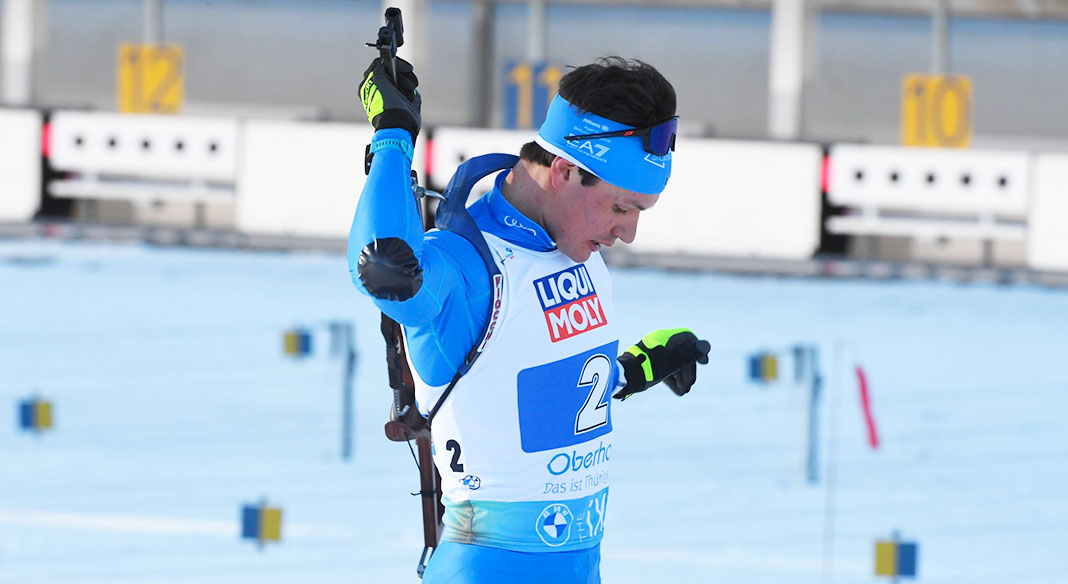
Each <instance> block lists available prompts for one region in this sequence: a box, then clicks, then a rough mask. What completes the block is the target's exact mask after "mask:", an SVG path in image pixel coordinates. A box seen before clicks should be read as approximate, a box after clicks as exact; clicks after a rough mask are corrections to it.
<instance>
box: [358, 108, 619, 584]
mask: <svg viewBox="0 0 1068 584" xmlns="http://www.w3.org/2000/svg"><path fill="white" fill-rule="evenodd" d="M374 140H375V142H380V144H379V146H381V145H382V144H391V143H398V142H403V141H405V140H407V141H408V144H410V138H409V136H408V134H407V132H406V131H404V130H395V129H387V130H380V131H378V132H376V134H375V138H374ZM410 151H411V150H410V149H406V148H390V147H385V148H381V149H379V150H378V151H377V152H376V154H375V156H374V159H373V162H372V165H371V171H370V174H369V176H368V180H367V184H366V186H365V188H364V191H363V194H362V196H361V199H360V202H359V205H358V207H357V210H356V216H355V219H354V220H353V225H352V230H351V232H350V236H349V246H348V249H349V258H348V259H349V269H350V272H351V273H352V278H353V282H354V283H355V284H356V286H357V287H358V288H359V289H360V290H361V291H363V292H364V293H367V291H366V289H365V288H364V287H363V285H362V283H361V281H360V279H359V277H358V275H357V271H356V268H357V260H358V258H359V254H360V251H361V250H362V249H364V248H365V247H366V246H367V245H368V244H369V243H371V242H372V241H374V240H375V239H383V238H387V237H399V238H402V239H404V241H405V242H407V243H408V245H409V246H410V247H411V248H412V250H413V252H414V253H415V256H416V258H417V259H418V261H419V265H420V268H421V269H422V272H423V283H422V286H421V287H420V289H419V290H418V292H417V293H416V294H415V295H414V297H412V298H410V299H408V300H405V301H388V300H382V299H378V298H373V300H374V302H375V304H376V305H377V306H378V308H379V309H380V310H382V312H384V313H385V314H387V315H388V316H390V317H391V318H393V319H394V320H396V321H397V322H399V323H401V324H402V325H403V326H404V331H405V341H406V344H407V353H408V355H409V361H410V365H411V368H412V371H413V373H414V374H415V375H414V378H415V382H416V401H417V405H418V408H419V411H420V412H421V413H422V414H423V415H424V416H426V415H428V414H429V412H430V410H431V409H432V408H433V407H434V405H435V404H436V403H437V401H438V398H439V396H440V395H441V393H442V391H443V390H444V388H445V387H446V386H447V385H448V383H449V382H450V381H451V380H452V378H453V376H454V375H455V374H456V372H457V371H458V370H459V369H460V367H461V366H462V364H463V360H464V357H465V356H466V355H467V353H468V352H469V351H470V349H471V348H472V347H473V346H474V345H475V344H476V343H478V342H479V341H480V340H481V339H482V333H483V331H484V330H486V327H487V325H489V326H490V327H491V330H492V334H490V335H489V337H488V338H487V339H486V344H485V348H484V349H483V352H482V355H481V357H480V358H479V359H478V360H477V361H476V362H475V364H474V365H473V366H472V368H471V369H470V370H469V371H468V372H467V373H466V374H465V375H464V376H463V377H462V378H461V379H460V380H459V382H458V383H457V384H456V386H455V388H454V390H453V391H452V393H451V394H450V395H449V396H448V398H447V399H446V400H445V401H444V402H443V404H442V406H441V408H440V410H439V411H438V413H437V414H436V417H435V418H434V420H433V451H434V462H435V464H436V466H437V468H438V470H439V472H440V473H441V476H442V492H443V502H444V503H445V508H446V511H445V519H444V522H445V532H444V535H443V542H444V543H443V545H442V547H441V548H440V549H439V550H438V551H437V552H436V553H435V555H434V558H433V559H432V560H431V562H430V565H429V567H428V569H427V574H426V576H425V579H426V581H427V582H435V581H445V580H448V581H450V582H453V581H464V582H466V581H477V580H478V579H479V578H481V579H482V580H489V579H492V578H494V577H505V576H506V577H507V578H509V581H525V580H515V579H514V577H517V574H518V573H512V572H507V573H506V572H503V571H493V570H495V569H496V568H493V567H492V566H489V564H494V563H500V564H501V566H504V565H505V564H507V563H508V562H510V561H512V562H514V561H519V560H517V558H522V559H521V561H519V564H523V562H534V564H533V565H535V566H540V567H539V568H538V569H537V572H539V573H540V574H531V575H530V577H531V578H535V577H537V578H538V581H542V580H544V578H545V577H546V576H547V575H549V574H553V575H554V576H555V579H556V580H557V581H558V582H597V581H599V576H598V575H597V565H598V561H599V545H600V541H601V537H602V533H603V527H604V514H605V511H606V505H607V498H608V477H609V472H608V463H609V460H610V458H611V450H612V419H611V412H610V410H611V399H610V398H611V393H612V390H613V389H614V388H615V387H616V385H617V381H618V369H617V367H616V355H617V354H618V335H617V332H616V327H615V324H616V314H615V310H614V307H613V304H612V288H611V281H610V279H609V275H608V272H607V269H606V268H605V265H604V262H603V261H602V259H601V257H600V254H598V253H596V252H595V253H593V254H591V256H590V258H589V259H588V260H586V261H585V262H583V263H575V262H574V261H572V260H570V259H568V258H567V257H566V256H565V255H564V254H562V253H561V252H560V251H559V250H558V249H557V248H556V244H555V242H553V241H552V239H551V238H550V237H549V235H548V234H547V233H546V232H545V231H544V229H542V227H540V226H539V225H538V224H536V223H534V222H533V221H531V220H530V219H528V218H527V217H525V216H523V215H522V214H521V213H519V212H518V211H517V210H516V209H515V208H514V207H513V206H512V205H511V204H510V203H509V202H508V201H507V200H506V199H505V198H504V196H503V195H502V194H501V185H502V182H503V181H504V179H505V177H506V176H507V173H508V171H504V172H501V173H500V174H499V175H498V176H497V178H496V184H495V187H494V189H493V191H491V192H490V193H489V194H487V195H485V196H484V197H482V198H481V199H479V200H478V201H476V202H475V203H474V204H472V205H471V207H470V208H469V211H470V213H471V216H472V217H473V218H474V220H475V222H476V223H477V225H478V226H479V228H480V229H481V230H482V232H483V235H484V236H485V239H486V242H487V244H488V246H489V248H490V251H491V252H492V255H493V258H494V261H495V262H496V263H497V266H498V268H499V269H500V272H501V276H502V278H500V279H496V280H493V279H491V278H490V275H489V273H488V270H487V268H486V264H485V262H484V261H483V260H482V259H481V257H480V256H479V255H478V253H477V252H476V251H475V249H474V248H473V246H472V245H471V244H470V243H468V242H467V241H466V240H464V239H463V238H462V237H460V236H459V235H457V234H455V233H451V232H447V231H438V230H435V231H431V232H429V233H426V234H424V233H423V230H422V226H421V221H420V217H419V212H418V209H417V207H416V204H417V202H416V201H415V199H414V198H413V197H412V195H411V186H410V179H409V176H410V168H411V161H410V160H409V158H408V155H407V154H406V152H410ZM494 286H499V287H500V296H499V298H500V301H499V303H497V304H495V305H493V306H491V305H490V303H491V299H492V298H493V295H492V291H493V287H494ZM468 544H473V545H472V546H470V547H466V548H456V547H454V546H455V545H468ZM480 549H482V550H486V551H485V553H482V552H479V550H480ZM510 554H511V555H510ZM517 554H521V555H517ZM450 558H451V559H450ZM508 558H511V559H510V560H509V559H508ZM482 561H484V562H485V563H486V564H487V566H479V563H480V562H482ZM519 564H516V565H519ZM524 565H526V564H524ZM500 569H501V570H504V569H505V568H503V567H502V568H500ZM512 569H514V567H513V568H512ZM479 570H483V571H482V572H479ZM461 572H463V573H466V574H467V576H464V577H462V578H460V577H459V576H458V574H460V573H461ZM479 574H481V575H479ZM569 574H571V575H569ZM436 578H437V579H436ZM450 578H453V579H450ZM457 578H459V579H457ZM561 578H562V579H561Z"/></svg>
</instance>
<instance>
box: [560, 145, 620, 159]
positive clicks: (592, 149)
mask: <svg viewBox="0 0 1068 584" xmlns="http://www.w3.org/2000/svg"><path fill="white" fill-rule="evenodd" d="M567 145H568V146H570V147H572V148H575V149H576V150H578V151H580V152H585V153H587V154H589V155H590V156H592V157H594V158H596V159H598V160H604V155H605V154H608V151H609V150H611V148H609V147H608V146H605V145H603V144H594V143H593V142H592V141H590V140H584V141H582V142H568V143H567Z"/></svg>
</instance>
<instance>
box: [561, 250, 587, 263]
mask: <svg viewBox="0 0 1068 584" xmlns="http://www.w3.org/2000/svg"><path fill="white" fill-rule="evenodd" d="M560 252H561V253H563V254H564V255H565V256H567V257H568V259H570V260H571V261H573V262H575V263H579V264H581V263H582V262H584V261H586V260H588V259H590V255H591V254H592V253H593V252H591V251H590V250H588V249H571V250H565V249H563V248H561V249H560Z"/></svg>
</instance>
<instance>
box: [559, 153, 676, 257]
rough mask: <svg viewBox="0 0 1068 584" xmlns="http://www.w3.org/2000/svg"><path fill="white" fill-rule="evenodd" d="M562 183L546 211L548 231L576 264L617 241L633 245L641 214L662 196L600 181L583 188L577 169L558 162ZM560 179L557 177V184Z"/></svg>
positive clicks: (560, 160)
mask: <svg viewBox="0 0 1068 584" xmlns="http://www.w3.org/2000/svg"><path fill="white" fill-rule="evenodd" d="M553 166H554V168H553V170H554V172H557V169H556V168H555V167H556V166H560V167H562V168H561V169H560V171H559V172H558V173H557V175H558V176H559V178H560V179H561V180H562V182H561V183H560V186H561V187H562V188H560V189H559V191H558V192H556V193H555V197H554V200H553V201H552V202H551V204H550V205H549V208H547V209H545V219H546V221H545V223H546V230H547V231H548V232H549V236H550V237H552V238H553V240H554V241H556V244H557V246H559V248H560V251H561V252H563V254H564V255H566V256H567V257H569V258H571V260H573V261H576V262H584V261H586V260H587V259H588V258H589V257H590V254H591V253H593V252H594V251H597V250H599V249H600V248H601V247H607V246H611V245H612V244H613V243H615V242H616V240H623V241H624V242H626V243H630V242H632V241H634V235H635V234H636V233H637V230H638V214H639V213H641V212H642V211H643V210H645V209H648V208H649V207H652V206H653V205H654V204H656V201H657V200H658V199H659V198H660V195H644V194H640V193H635V192H634V191H628V190H626V189H622V188H619V187H617V186H613V185H610V184H608V183H607V182H605V181H603V180H601V181H597V183H596V184H594V185H592V186H582V177H581V175H580V174H579V172H578V168H577V167H575V166H573V165H571V164H570V163H567V162H566V161H563V159H562V158H557V160H556V161H554V165H553ZM556 178H557V176H554V180H556Z"/></svg>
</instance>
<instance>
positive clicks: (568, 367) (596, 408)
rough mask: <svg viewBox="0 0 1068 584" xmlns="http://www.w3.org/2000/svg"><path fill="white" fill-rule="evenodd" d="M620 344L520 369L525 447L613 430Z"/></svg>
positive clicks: (551, 446)
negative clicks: (611, 404)
mask: <svg viewBox="0 0 1068 584" xmlns="http://www.w3.org/2000/svg"><path fill="white" fill-rule="evenodd" d="M618 345H619V343H618V342H616V341H613V342H611V343H608V344H607V345H603V346H601V347H597V348H596V349H591V350H589V351H586V352H584V353H580V354H578V355H572V356H571V357H568V358H566V359H562V360H560V361H554V362H552V363H547V364H545V365H539V366H537V367H531V368H530V369H524V370H523V371H520V372H519V377H518V380H517V381H518V389H519V433H520V437H521V441H522V446H523V451H524V452H541V451H543V450H552V449H554V448H562V447H565V446H571V445H573V444H579V443H581V442H585V441H587V440H590V439H592V438H596V437H597V436H602V435H604V434H607V433H609V432H611V431H612V417H611V414H610V411H609V410H610V405H609V402H610V400H611V396H612V392H611V389H612V388H613V387H614V386H615V383H616V367H615V363H616V361H615V355H616V351H617V347H618Z"/></svg>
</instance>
